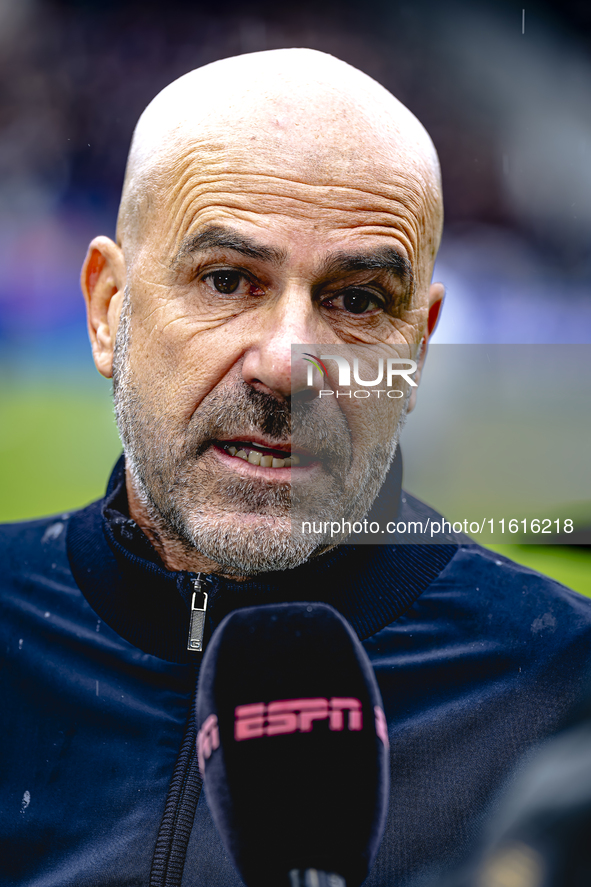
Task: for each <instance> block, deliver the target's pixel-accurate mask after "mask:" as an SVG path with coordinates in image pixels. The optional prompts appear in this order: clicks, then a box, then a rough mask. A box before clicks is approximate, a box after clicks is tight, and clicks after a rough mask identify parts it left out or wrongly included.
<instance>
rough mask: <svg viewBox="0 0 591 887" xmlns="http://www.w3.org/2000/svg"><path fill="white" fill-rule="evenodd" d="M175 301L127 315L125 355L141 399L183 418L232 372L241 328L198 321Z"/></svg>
mask: <svg viewBox="0 0 591 887" xmlns="http://www.w3.org/2000/svg"><path fill="white" fill-rule="evenodd" d="M179 308H180V306H179V305H171V304H170V303H168V304H160V305H158V304H157V305H155V307H154V308H153V310H152V311H151V312H150V313H146V314H145V315H142V314H140V313H139V312H137V313H135V314H134V315H133V316H132V326H131V343H132V345H131V350H130V359H131V366H132V370H133V375H134V378H135V379H136V383H137V384H138V385H139V386H140V388H141V390H142V393H143V396H144V399H145V400H147V401H148V402H150V403H153V404H155V405H158V407H159V409H160V410H162V411H163V412H164V413H166V414H167V415H174V416H176V417H177V418H178V419H179V420H180V421H181V422H187V421H188V420H189V419H190V418H191V416H192V415H193V413H194V411H195V410H196V408H197V407H198V406H199V404H200V403H201V402H202V401H203V399H204V398H205V397H207V395H208V394H209V393H210V392H211V391H212V390H213V389H214V388H216V387H217V386H218V385H219V384H220V383H221V382H223V380H224V379H226V377H228V376H229V375H231V374H232V371H233V370H234V368H235V367H236V365H237V363H238V362H239V359H240V357H241V354H242V353H243V338H244V337H243V335H241V331H240V329H238V328H237V329H235V330H233V331H232V332H229V331H228V329H227V328H225V327H223V326H221V325H220V326H216V325H211V324H209V323H203V322H201V321H200V320H199V319H198V318H194V317H193V316H192V315H189V314H188V313H187V312H184V311H182V310H179Z"/></svg>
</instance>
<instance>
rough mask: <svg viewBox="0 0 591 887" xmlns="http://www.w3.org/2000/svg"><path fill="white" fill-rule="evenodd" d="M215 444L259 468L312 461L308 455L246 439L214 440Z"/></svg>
mask: <svg viewBox="0 0 591 887" xmlns="http://www.w3.org/2000/svg"><path fill="white" fill-rule="evenodd" d="M215 445H216V446H217V447H219V449H220V450H223V451H224V453H227V455H228V456H232V457H233V458H234V459H242V460H243V461H244V462H250V464H251V465H260V466H261V468H293V467H295V466H296V465H302V466H303V465H307V464H308V463H310V462H311V461H312V459H311V458H310V457H309V456H303V455H296V454H295V453H291V452H286V451H285V450H278V449H273V447H265V446H263V445H262V444H255V443H252V442H251V441H247V440H230V441H224V440H216V442H215Z"/></svg>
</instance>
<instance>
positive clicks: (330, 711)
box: [234, 696, 363, 741]
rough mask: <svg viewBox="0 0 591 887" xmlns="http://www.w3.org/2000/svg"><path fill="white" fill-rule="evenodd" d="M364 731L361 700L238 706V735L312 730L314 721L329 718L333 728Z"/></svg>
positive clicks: (286, 701) (337, 698)
mask: <svg viewBox="0 0 591 887" xmlns="http://www.w3.org/2000/svg"><path fill="white" fill-rule="evenodd" d="M345 713H347V718H346V722H347V728H348V729H349V730H361V729H362V728H363V714H362V711H361V702H360V701H359V699H352V698H347V697H341V696H333V697H332V699H322V698H320V699H279V700H277V701H276V702H269V703H268V704H267V705H266V704H265V703H264V702H255V703H252V704H251V705H238V706H237V707H236V709H235V711H234V716H235V721H234V738H235V739H236V740H237V741H241V740H242V739H254V738H255V737H257V736H279V735H280V734H285V733H310V732H311V730H312V728H313V726H314V721H326V720H328V727H329V730H335V731H337V732H338V731H340V730H344V729H345Z"/></svg>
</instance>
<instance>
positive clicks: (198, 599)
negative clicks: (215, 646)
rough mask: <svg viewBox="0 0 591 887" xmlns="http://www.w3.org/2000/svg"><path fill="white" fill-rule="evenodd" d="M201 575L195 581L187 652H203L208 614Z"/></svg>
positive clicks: (205, 593)
mask: <svg viewBox="0 0 591 887" xmlns="http://www.w3.org/2000/svg"><path fill="white" fill-rule="evenodd" d="M202 585H203V582H202V580H201V573H197V578H196V579H193V588H194V589H195V590H194V591H193V598H192V600H191V620H190V623H189V637H188V638H187V650H192V651H193V652H195V653H201V652H202V651H203V632H204V630H205V616H206V613H207V592H205V591H203V588H202Z"/></svg>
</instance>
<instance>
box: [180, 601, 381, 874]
mask: <svg viewBox="0 0 591 887" xmlns="http://www.w3.org/2000/svg"><path fill="white" fill-rule="evenodd" d="M197 729H198V736H197V751H198V756H199V767H200V769H201V773H202V775H203V781H204V786H205V793H206V797H207V802H208V805H209V807H210V810H211V813H212V816H213V819H214V821H215V824H216V826H217V828H218V831H219V833H220V835H221V838H222V841H223V843H224V846H225V848H226V850H227V852H228V854H229V856H230V858H231V859H232V861H233V863H234V866H235V868H236V869H237V870H238V873H239V874H240V876H241V878H242V880H243V881H244V883H245V884H246V885H247V887H282V885H284V887H358V885H360V884H361V883H362V882H363V881H364V880H365V878H366V877H367V875H368V872H369V870H370V868H371V865H372V864H373V861H374V859H375V856H376V854H377V851H378V848H379V844H380V841H381V838H382V835H383V832H384V827H385V822H386V813H387V805H388V796H389V769H388V732H387V724H386V718H385V715H384V712H383V706H382V700H381V697H380V692H379V690H378V686H377V682H376V679H375V675H374V673H373V669H372V667H371V664H370V662H369V659H368V657H367V654H366V653H365V651H364V649H363V647H362V646H361V644H360V642H359V640H358V639H357V636H356V635H355V633H354V632H353V629H352V628H351V626H350V625H349V623H348V622H346V621H345V619H343V617H342V616H340V615H339V613H337V611H336V610H334V609H333V608H332V607H329V606H327V605H325V604H318V603H288V604H276V605H270V606H262V607H248V608H244V609H241V610H235V611H234V612H232V613H230V615H229V616H227V617H226V618H225V619H224V620H223V622H222V623H221V624H220V625H219V626H218V628H217V629H216V631H215V632H214V634H213V636H212V638H211V640H210V642H209V645H208V647H207V650H206V653H205V656H204V658H203V663H202V666H201V674H200V679H199V690H198V695H197Z"/></svg>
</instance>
